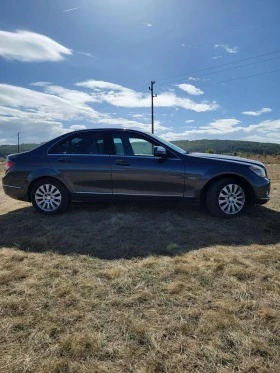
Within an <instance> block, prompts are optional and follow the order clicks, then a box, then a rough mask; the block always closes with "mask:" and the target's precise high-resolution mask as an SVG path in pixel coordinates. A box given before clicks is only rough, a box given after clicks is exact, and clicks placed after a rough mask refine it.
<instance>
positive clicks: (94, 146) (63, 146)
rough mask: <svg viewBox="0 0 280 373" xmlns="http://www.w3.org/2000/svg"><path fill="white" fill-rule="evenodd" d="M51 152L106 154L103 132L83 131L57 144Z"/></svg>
mask: <svg viewBox="0 0 280 373" xmlns="http://www.w3.org/2000/svg"><path fill="white" fill-rule="evenodd" d="M49 154H105V149H104V134H103V133H81V134H77V135H73V136H70V137H67V138H66V139H63V140H61V141H60V142H59V143H58V144H55V145H54V146H53V147H52V148H51V149H50V150H49Z"/></svg>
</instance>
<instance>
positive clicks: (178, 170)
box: [111, 131, 184, 197]
mask: <svg viewBox="0 0 280 373" xmlns="http://www.w3.org/2000/svg"><path fill="white" fill-rule="evenodd" d="M113 144H114V148H115V155H112V156H111V159H112V181H113V196H147V197H148V196H151V197H183V194H184V165H183V162H182V160H181V159H180V158H178V157H176V156H175V155H174V154H171V153H170V152H168V156H167V157H166V158H161V157H155V156H154V154H153V149H154V146H156V145H159V144H157V143H156V142H155V141H153V139H151V138H150V137H148V136H145V135H141V134H137V133H134V132H132V131H131V132H130V131H114V132H113Z"/></svg>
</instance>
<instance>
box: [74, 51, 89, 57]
mask: <svg viewBox="0 0 280 373" xmlns="http://www.w3.org/2000/svg"><path fill="white" fill-rule="evenodd" d="M76 53H77V54H81V55H82V56H86V57H91V58H93V55H92V54H91V53H87V52H76Z"/></svg>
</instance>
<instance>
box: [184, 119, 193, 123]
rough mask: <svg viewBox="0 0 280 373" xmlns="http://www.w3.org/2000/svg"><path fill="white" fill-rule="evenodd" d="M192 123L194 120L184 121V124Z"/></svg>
mask: <svg viewBox="0 0 280 373" xmlns="http://www.w3.org/2000/svg"><path fill="white" fill-rule="evenodd" d="M193 122H194V119H189V120H186V121H185V123H193Z"/></svg>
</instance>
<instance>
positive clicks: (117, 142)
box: [114, 137, 125, 155]
mask: <svg viewBox="0 0 280 373" xmlns="http://www.w3.org/2000/svg"><path fill="white" fill-rule="evenodd" d="M114 147H115V154H117V155H125V152H124V146H123V142H122V139H121V138H120V137H114Z"/></svg>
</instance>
